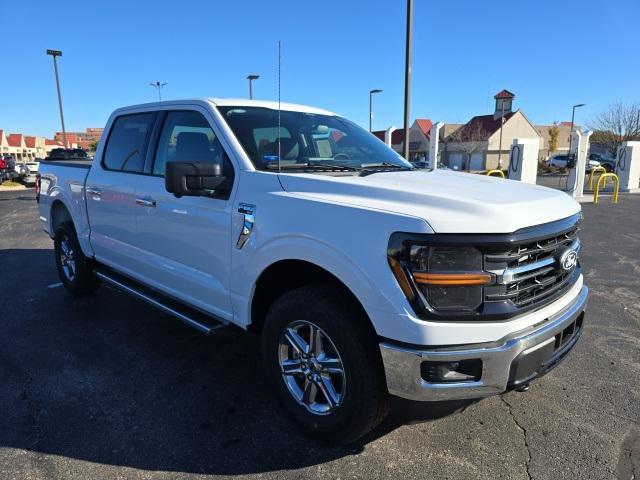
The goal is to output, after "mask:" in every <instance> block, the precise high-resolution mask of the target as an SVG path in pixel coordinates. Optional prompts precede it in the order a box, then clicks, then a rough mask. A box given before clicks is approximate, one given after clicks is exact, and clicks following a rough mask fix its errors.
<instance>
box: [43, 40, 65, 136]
mask: <svg viewBox="0 0 640 480" xmlns="http://www.w3.org/2000/svg"><path fill="white" fill-rule="evenodd" d="M47 55H51V56H52V57H53V71H54V73H55V76H56V89H57V90H58V107H59V108H60V123H62V142H63V143H64V148H69V144H68V143H67V131H66V130H65V128H64V113H62V94H61V93H60V80H59V79H58V62H56V57H61V56H62V52H61V51H60V50H49V49H47Z"/></svg>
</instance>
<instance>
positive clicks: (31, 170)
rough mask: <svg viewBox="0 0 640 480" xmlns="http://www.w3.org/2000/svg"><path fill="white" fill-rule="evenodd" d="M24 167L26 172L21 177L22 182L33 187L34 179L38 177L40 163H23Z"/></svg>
mask: <svg viewBox="0 0 640 480" xmlns="http://www.w3.org/2000/svg"><path fill="white" fill-rule="evenodd" d="M25 167H26V168H27V171H26V173H25V175H24V176H23V177H22V182H23V183H24V184H25V185H35V184H36V178H37V176H38V169H39V168H40V162H38V161H34V162H27V163H25Z"/></svg>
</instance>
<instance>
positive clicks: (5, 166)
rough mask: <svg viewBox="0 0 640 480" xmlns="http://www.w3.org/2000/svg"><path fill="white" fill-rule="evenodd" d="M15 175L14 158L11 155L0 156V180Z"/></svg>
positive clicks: (12, 177) (9, 178)
mask: <svg viewBox="0 0 640 480" xmlns="http://www.w3.org/2000/svg"><path fill="white" fill-rule="evenodd" d="M17 177H18V173H17V172H16V160H15V158H14V157H12V156H11V155H6V156H4V157H0V181H4V180H13V179H15V178H17Z"/></svg>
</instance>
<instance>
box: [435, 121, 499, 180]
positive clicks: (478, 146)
mask: <svg viewBox="0 0 640 480" xmlns="http://www.w3.org/2000/svg"><path fill="white" fill-rule="evenodd" d="M488 138H489V132H487V130H486V129H485V128H484V126H483V125H482V123H481V122H472V123H471V124H468V125H465V126H463V127H462V128H459V129H458V130H456V131H455V132H453V133H452V134H451V135H449V137H448V138H447V139H446V141H445V148H446V147H447V146H448V145H449V144H450V143H455V144H456V150H457V151H462V152H463V153H464V154H465V155H466V157H467V159H466V164H467V170H469V169H470V168H471V155H473V154H474V153H475V152H477V151H481V150H483V149H484V148H485V147H486V141H487V139H488Z"/></svg>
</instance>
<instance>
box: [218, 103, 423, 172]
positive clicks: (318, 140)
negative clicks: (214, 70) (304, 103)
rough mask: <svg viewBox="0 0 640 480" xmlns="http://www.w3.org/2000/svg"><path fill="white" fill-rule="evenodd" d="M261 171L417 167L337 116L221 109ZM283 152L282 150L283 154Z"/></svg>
mask: <svg viewBox="0 0 640 480" xmlns="http://www.w3.org/2000/svg"><path fill="white" fill-rule="evenodd" d="M218 110H219V111H220V113H221V114H222V116H223V117H224V118H225V119H226V121H227V123H228V125H229V127H230V128H231V130H232V131H233V133H234V134H235V136H236V138H237V139H238V141H239V142H240V143H241V144H242V147H243V148H244V150H245V152H246V153H247V155H248V156H249V158H250V159H251V161H252V162H253V165H254V166H255V167H256V168H257V169H260V170H277V169H278V154H279V155H280V168H281V169H283V170H285V169H286V170H292V169H293V170H295V169H301V170H309V169H311V170H316V169H317V170H319V171H323V170H325V171H326V170H332V169H338V170H353V171H365V170H368V169H373V168H382V169H411V168H412V166H411V164H410V163H408V162H406V161H405V160H404V159H403V158H402V157H401V156H400V155H398V154H397V153H396V152H394V151H393V150H391V149H390V148H388V147H387V146H386V145H385V144H384V143H383V142H381V141H380V140H379V139H378V138H376V137H374V136H373V135H371V134H370V133H369V132H367V131H366V130H364V129H362V128H360V127H359V126H358V125H356V124H355V123H353V122H350V121H349V120H346V119H344V118H341V117H338V116H333V115H318V114H315V113H306V112H292V111H285V110H282V111H281V112H280V131H279V133H278V111H277V110H272V109H270V108H263V107H218ZM278 150H279V152H278ZM314 167H315V168H314Z"/></svg>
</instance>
